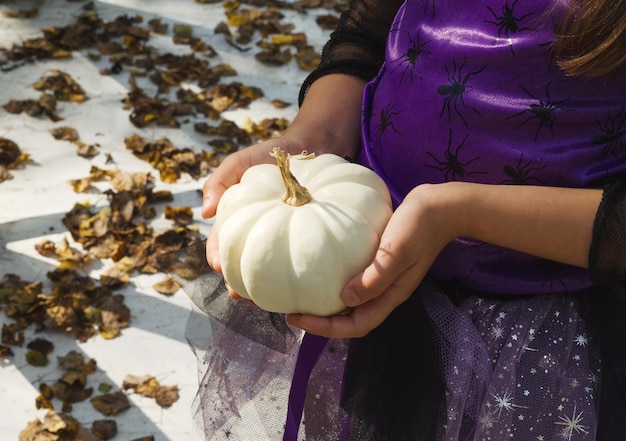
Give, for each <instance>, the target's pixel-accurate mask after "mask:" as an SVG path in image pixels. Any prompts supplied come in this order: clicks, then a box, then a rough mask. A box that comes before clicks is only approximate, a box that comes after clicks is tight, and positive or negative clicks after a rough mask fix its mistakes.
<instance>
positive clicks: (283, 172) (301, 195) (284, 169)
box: [270, 147, 312, 207]
mask: <svg viewBox="0 0 626 441" xmlns="http://www.w3.org/2000/svg"><path fill="white" fill-rule="evenodd" d="M270 156H272V157H273V158H276V163H277V164H278V169H279V170H280V176H281V177H282V178H283V183H284V184H285V189H286V191H285V194H284V196H283V198H282V201H283V202H284V203H285V204H287V205H291V206H293V207H299V206H300V205H304V204H306V203H308V202H309V201H310V200H311V199H312V196H311V193H309V190H307V189H306V187H303V186H302V185H301V184H300V183H299V182H298V180H297V179H296V177H295V176H294V175H293V174H292V173H291V171H290V170H289V158H290V156H289V155H288V154H286V153H285V151H284V150H281V149H280V148H279V147H274V148H273V149H272V152H271V153H270ZM305 158H306V157H305Z"/></svg>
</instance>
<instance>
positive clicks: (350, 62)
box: [298, 0, 403, 104]
mask: <svg viewBox="0 0 626 441" xmlns="http://www.w3.org/2000/svg"><path fill="white" fill-rule="evenodd" d="M402 3H403V1H401V0H386V1H385V0H351V1H350V7H349V8H348V9H347V10H346V11H344V12H343V13H342V14H341V18H340V20H339V25H338V26H337V29H335V31H333V33H332V34H331V36H330V39H329V41H328V42H327V43H326V45H325V46H324V49H323V51H322V60H321V62H320V64H319V65H318V67H317V68H316V69H315V70H314V71H313V72H311V73H310V74H309V76H308V77H307V78H306V79H305V80H304V83H303V84H302V87H301V89H300V96H299V100H298V101H299V103H300V104H302V101H303V100H304V96H305V95H306V93H307V91H308V90H309V87H310V86H311V84H312V83H313V82H314V81H315V80H317V79H318V78H320V77H321V76H324V75H327V74H330V73H344V74H349V75H355V76H357V77H359V78H363V79H364V80H366V81H369V80H370V79H372V78H373V77H374V76H375V75H376V73H377V72H378V69H380V66H381V65H382V63H383V60H384V57H385V43H386V41H387V35H388V34H389V29H390V28H391V23H392V22H393V19H394V17H395V15H396V13H397V12H398V9H399V8H400V5H402Z"/></svg>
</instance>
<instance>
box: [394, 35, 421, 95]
mask: <svg viewBox="0 0 626 441" xmlns="http://www.w3.org/2000/svg"><path fill="white" fill-rule="evenodd" d="M420 30H421V28H420V29H418V30H417V34H416V35H415V40H413V38H411V34H409V36H408V37H409V41H410V42H411V46H410V47H409V49H408V50H407V51H406V53H405V54H403V55H401V56H399V57H398V58H396V59H395V60H393V61H392V62H391V63H392V64H393V63H398V64H397V65H396V67H394V68H393V70H392V72H395V71H396V69H398V68H399V67H400V66H402V65H405V66H404V70H403V71H402V75H401V76H400V84H402V80H403V79H404V75H405V74H406V73H407V72H410V74H411V75H410V77H411V83H412V82H413V71H414V70H415V66H416V65H417V61H418V57H419V56H420V55H421V54H423V53H424V54H430V52H428V51H427V50H425V49H424V47H425V46H426V45H427V44H428V43H430V40H428V41H424V42H423V43H422V42H421V41H420Z"/></svg>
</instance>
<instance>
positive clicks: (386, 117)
mask: <svg viewBox="0 0 626 441" xmlns="http://www.w3.org/2000/svg"><path fill="white" fill-rule="evenodd" d="M398 114H400V111H399V110H398V111H394V110H393V106H392V104H391V103H389V104H388V105H387V107H385V108H384V109H381V110H380V122H379V123H378V124H377V125H376V144H377V145H379V146H380V139H381V138H382V136H383V135H384V134H385V132H386V131H387V130H388V129H391V130H393V131H394V132H396V133H400V132H398V130H397V129H396V127H395V126H394V125H393V121H392V119H393V117H394V116H396V115H398Z"/></svg>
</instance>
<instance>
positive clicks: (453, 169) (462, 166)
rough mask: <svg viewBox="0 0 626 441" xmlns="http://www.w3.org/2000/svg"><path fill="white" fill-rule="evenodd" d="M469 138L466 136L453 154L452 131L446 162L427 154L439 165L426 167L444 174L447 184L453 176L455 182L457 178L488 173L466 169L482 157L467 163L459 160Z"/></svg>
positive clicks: (446, 152)
mask: <svg viewBox="0 0 626 441" xmlns="http://www.w3.org/2000/svg"><path fill="white" fill-rule="evenodd" d="M467 136H468V135H465V137H464V138H463V141H461V143H460V144H459V145H458V146H457V147H456V150H455V151H454V153H453V152H452V150H451V148H450V147H451V145H452V130H450V136H449V138H448V148H447V149H446V151H445V153H444V160H443V161H441V160H439V159H437V158H436V157H435V155H433V154H432V153H430V152H426V154H427V155H428V156H430V157H431V158H432V159H433V161H435V162H436V163H437V164H436V165H429V164H425V167H428V168H434V169H436V170H439V171H442V172H444V177H445V180H446V182H447V181H449V180H450V175H452V179H453V180H456V178H457V177H461V178H463V177H465V176H471V175H481V174H485V173H486V172H481V171H467V170H466V167H468V166H469V165H470V164H472V163H473V162H475V161H478V160H479V159H480V156H476V157H474V158H472V159H470V160H468V161H465V162H464V161H461V160H460V159H459V153H460V151H461V149H462V148H463V144H465V140H467Z"/></svg>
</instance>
